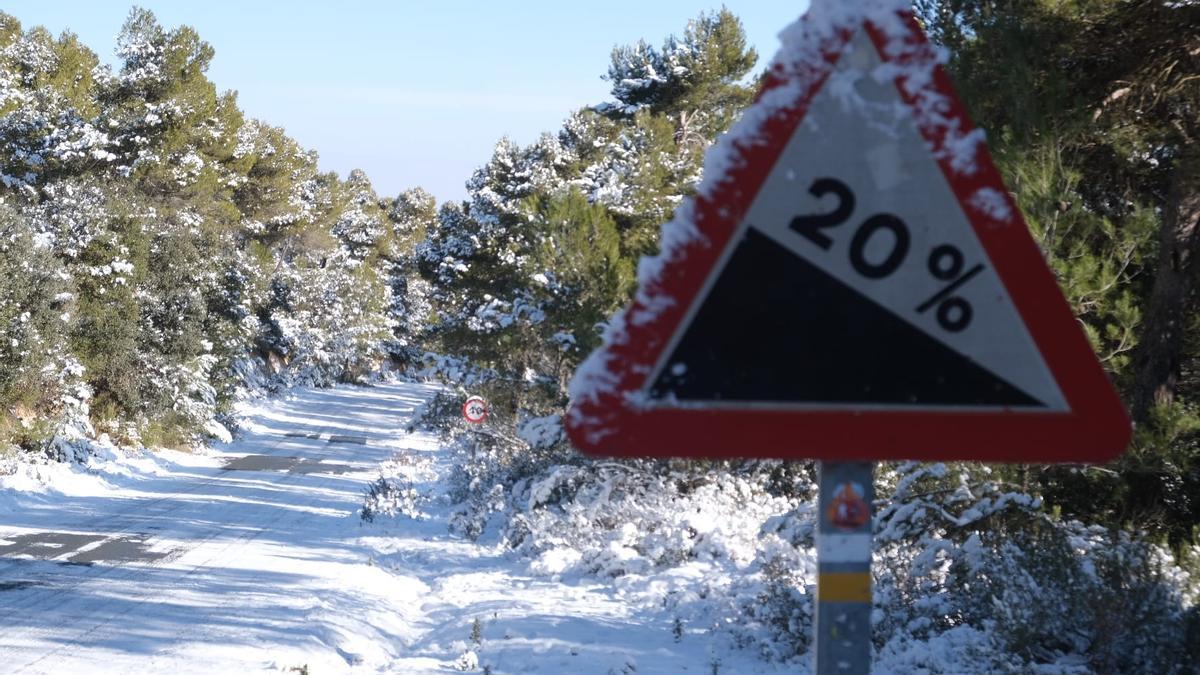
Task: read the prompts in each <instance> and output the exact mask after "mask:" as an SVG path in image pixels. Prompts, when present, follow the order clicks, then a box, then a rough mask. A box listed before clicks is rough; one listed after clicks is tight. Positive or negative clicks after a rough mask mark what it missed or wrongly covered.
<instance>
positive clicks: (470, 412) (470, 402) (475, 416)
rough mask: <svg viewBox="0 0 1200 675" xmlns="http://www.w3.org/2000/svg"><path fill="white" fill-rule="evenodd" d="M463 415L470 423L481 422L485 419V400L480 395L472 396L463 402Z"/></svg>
mask: <svg viewBox="0 0 1200 675" xmlns="http://www.w3.org/2000/svg"><path fill="white" fill-rule="evenodd" d="M462 410H463V417H464V418H466V420H467V421H468V422H470V423H471V424H483V421H484V420H486V419H487V416H488V407H487V401H485V400H483V397H482V396H472V397H471V398H468V399H467V402H466V403H463V408H462Z"/></svg>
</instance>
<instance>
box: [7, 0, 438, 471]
mask: <svg viewBox="0 0 1200 675" xmlns="http://www.w3.org/2000/svg"><path fill="white" fill-rule="evenodd" d="M0 44H2V45H3V46H4V49H3V51H2V52H0V113H2V116H0V174H2V176H3V182H2V184H0V201H3V202H4V203H5V204H7V205H10V206H12V208H13V213H12V214H9V212H8V211H5V213H4V215H3V222H2V224H0V225H2V227H3V233H2V234H3V242H0V245H2V246H3V256H0V266H3V271H5V272H7V273H8V276H9V278H10V279H12V283H11V284H10V285H8V286H7V287H6V289H5V291H4V293H3V294H0V321H3V322H5V323H4V325H5V326H6V330H7V331H8V333H9V334H11V335H8V334H6V336H5V337H6V338H7V339H6V340H5V344H4V345H3V346H0V349H3V350H6V352H5V354H4V356H5V361H4V363H3V365H0V430H3V431H2V432H0V433H2V434H3V436H4V437H5V438H0V442H2V441H4V440H6V439H7V440H11V439H14V438H17V437H18V436H20V437H21V439H22V440H20V442H21V443H22V444H25V445H31V446H32V445H36V443H35V442H34V441H33V440H30V435H31V434H34V430H40V431H37V435H40V436H44V438H43V440H47V439H50V438H51V437H55V436H56V434H59V433H60V431H62V430H63V429H66V427H70V433H69V434H68V435H69V436H71V437H72V438H80V437H83V436H86V435H88V434H92V433H95V432H107V433H109V434H110V435H111V436H112V437H113V438H114V439H116V440H117V441H119V442H127V443H149V444H151V445H167V446H172V447H185V446H188V445H191V444H194V443H196V442H198V441H199V440H200V439H201V436H202V435H203V434H204V433H207V432H208V431H209V430H210V429H211V428H213V422H214V415H217V414H218V413H220V412H221V411H227V410H228V409H229V406H230V404H231V402H232V400H233V397H234V395H235V393H236V391H237V389H238V387H239V386H244V385H250V386H256V387H257V386H263V380H264V378H265V379H266V380H267V382H268V383H267V384H266V385H265V386H272V387H273V386H286V385H288V384H293V383H299V382H304V383H313V384H322V383H328V382H331V381H333V380H336V379H339V378H345V379H356V378H358V377H361V376H362V375H364V374H365V373H367V372H369V371H370V370H372V369H374V368H375V367H376V366H377V365H378V364H379V359H380V358H381V357H382V356H383V354H384V353H385V349H387V348H388V345H389V344H390V343H392V342H394V341H396V340H397V333H396V330H395V329H396V328H397V327H398V326H400V325H401V324H402V323H404V321H405V320H406V319H407V312H408V310H409V305H410V304H412V302H416V301H419V300H420V298H419V297H416V298H406V299H407V300H409V301H411V302H409V303H408V304H406V303H404V302H397V301H396V299H395V298H396V295H397V293H399V292H403V293H405V294H408V295H411V293H409V289H408V288H407V286H406V285H405V283H404V280H405V278H406V276H405V275H409V276H411V274H412V267H413V265H412V263H411V259H412V248H413V245H414V238H415V237H418V236H421V235H423V233H424V231H425V227H424V225H423V224H422V225H421V226H414V225H413V224H412V223H411V222H407V221H411V220H412V219H413V218H414V217H417V216H414V215H412V214H409V215H399V214H400V212H401V211H403V209H399V210H397V211H396V213H397V214H398V215H397V216H396V220H395V222H394V220H393V219H391V212H390V209H392V207H393V201H392V200H384V199H380V198H379V197H378V196H377V195H376V194H375V192H374V190H373V189H372V187H371V185H370V182H369V180H367V178H366V176H365V175H363V174H362V173H361V172H353V173H352V174H351V175H350V176H349V177H348V179H347V180H345V181H343V180H341V179H339V178H338V177H337V176H336V175H334V174H323V173H320V172H319V171H318V170H317V163H316V155H315V154H314V153H312V152H309V151H306V150H304V149H303V148H301V147H299V145H298V144H297V143H296V142H295V141H294V140H292V139H291V138H289V137H288V136H287V135H286V133H284V131H283V130H282V129H279V128H276V127H272V126H270V125H268V124H265V123H262V122H258V121H247V120H245V119H244V116H243V114H242V112H241V111H240V110H239V109H238V106H237V98H236V95H235V94H234V93H232V92H225V93H218V91H217V88H216V86H215V85H214V84H213V83H212V82H211V81H209V80H208V78H207V76H206V71H207V69H208V67H209V64H210V63H211V61H212V59H213V57H214V51H213V49H212V47H211V46H210V45H208V44H207V43H206V42H204V41H203V40H201V39H200V37H199V35H198V34H197V33H196V31H194V30H193V29H191V28H189V27H186V26H183V27H179V28H174V29H166V28H164V27H162V26H161V25H159V23H158V22H157V20H156V18H155V17H154V15H153V13H151V12H150V11H148V10H145V9H141V8H135V9H133V11H131V12H130V14H129V17H128V19H127V20H126V22H125V25H124V26H123V27H122V29H121V33H120V35H119V36H118V49H117V55H118V58H119V64H118V66H117V68H116V69H115V70H114V69H111V68H109V67H107V66H100V65H99V62H98V59H97V58H96V56H95V55H94V54H93V53H92V52H91V51H89V50H88V49H87V48H86V47H83V46H82V45H81V44H80V43H79V41H78V39H77V38H76V37H75V36H74V35H72V34H70V33H66V34H64V35H62V36H61V37H59V38H57V39H55V38H53V37H52V36H51V35H50V34H49V33H48V32H47V31H45V30H44V29H41V28H33V29H30V30H27V31H23V30H22V29H21V26H20V24H19V23H18V22H17V21H16V20H15V19H14V18H13V17H11V16H8V15H0ZM426 197H427V196H426ZM430 201H431V200H429V199H428V198H426V199H422V198H421V197H420V195H418V194H415V193H414V194H413V195H410V196H409V202H406V203H408V204H409V205H410V206H411V208H412V209H418V210H419V209H424V212H426V216H427V212H428V211H429V210H431V209H432V208H433V205H432V204H431V203H429V202H430ZM5 208H7V206H6V207H5ZM410 210H411V209H410ZM10 215H11V217H10ZM403 219H407V221H406V222H405V224H404V225H403V226H400V225H399V220H403ZM418 304H419V303H418ZM422 309H423V311H427V308H422ZM405 336H406V338H408V339H412V335H411V333H406V334H405ZM8 351H11V352H12V353H11V354H10V353H8ZM264 361H270V362H271V364H273V365H272V367H271V368H270V369H267V368H266V366H265V365H256V364H262V363H263V362H264ZM263 370H267V371H268V372H265V373H264V372H262V371H263ZM214 433H218V435H219V433H220V432H214ZM56 447H57V446H56ZM64 453H65V454H64V455H63V456H77V453H75V452H74V451H64Z"/></svg>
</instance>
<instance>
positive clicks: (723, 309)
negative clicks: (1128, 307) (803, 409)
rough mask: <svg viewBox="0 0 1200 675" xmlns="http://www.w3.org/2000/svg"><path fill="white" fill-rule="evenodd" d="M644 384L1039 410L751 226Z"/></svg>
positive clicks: (657, 388) (683, 392) (703, 397)
mask: <svg viewBox="0 0 1200 675" xmlns="http://www.w3.org/2000/svg"><path fill="white" fill-rule="evenodd" d="M649 393H650V396H651V397H652V398H655V399H663V398H667V397H669V396H674V397H675V398H676V399H678V400H681V401H714V400H730V401H762V402H772V403H788V402H796V403H852V404H853V403H857V404H894V405H902V406H904V405H918V406H920V405H932V406H1021V407H1030V406H1033V407H1045V404H1044V403H1042V402H1041V401H1038V400H1037V399H1035V398H1033V397H1032V396H1030V395H1029V394H1027V393H1025V392H1024V391H1021V390H1020V389H1018V388H1016V387H1014V386H1013V385H1012V384H1010V383H1008V382H1006V381H1004V380H1003V379H1001V378H999V377H997V376H996V375H995V374H993V373H992V372H990V371H988V370H987V369H985V368H983V367H982V366H980V365H979V364H978V363H976V362H975V361H973V360H972V359H970V358H968V357H966V356H963V355H962V354H959V353H958V352H956V351H954V350H953V349H950V348H949V347H947V346H945V345H944V344H942V343H941V342H939V341H938V340H935V339H933V338H931V337H929V336H928V335H926V334H925V333H923V332H922V331H920V330H918V329H917V328H915V327H913V326H912V325H911V324H909V323H908V322H906V321H904V320H902V319H900V318H898V317H896V316H895V315H894V314H892V313H891V312H890V311H888V310H886V309H884V308H882V307H881V306H879V305H878V304H876V303H875V302H874V301H873V300H871V299H869V298H867V297H866V296H864V295H862V294H861V293H859V292H858V291H856V290H854V289H853V288H851V287H849V286H847V285H846V284H844V283H842V282H841V281H839V280H838V279H836V278H834V277H832V276H830V275H829V274H827V273H826V272H824V271H823V270H821V269H819V268H817V267H815V266H814V265H812V264H811V263H809V262H808V261H806V260H804V259H803V258H801V257H800V256H798V255H796V254H795V253H792V252H791V251H789V250H787V249H786V248H784V247H783V246H781V245H779V244H777V243H776V242H775V241H773V240H772V239H770V238H769V237H767V236H766V235H764V234H762V233H760V232H758V231H757V230H755V229H754V228H752V227H750V228H747V229H746V234H745V237H744V238H743V239H742V241H741V242H740V243H739V244H738V246H737V249H736V250H735V251H734V252H733V254H732V255H731V256H730V257H729V260H728V263H727V264H726V266H725V268H724V269H723V270H721V274H720V277H718V279H717V281H716V283H714V284H713V286H712V289H711V290H710V292H709V294H708V296H707V297H706V298H705V299H704V304H703V305H702V306H701V307H700V308H699V310H698V311H697V312H696V313H695V316H694V317H693V319H692V322H691V324H690V325H689V326H688V327H687V331H686V332H685V333H684V335H683V337H682V339H681V340H680V341H679V343H678V344H677V345H676V347H675V351H674V352H673V353H672V354H671V358H670V360H668V361H667V363H666V365H665V367H664V368H663V370H662V372H661V373H660V374H659V376H658V378H657V379H656V380H655V381H654V384H653V385H652V386H651V388H650V392H649Z"/></svg>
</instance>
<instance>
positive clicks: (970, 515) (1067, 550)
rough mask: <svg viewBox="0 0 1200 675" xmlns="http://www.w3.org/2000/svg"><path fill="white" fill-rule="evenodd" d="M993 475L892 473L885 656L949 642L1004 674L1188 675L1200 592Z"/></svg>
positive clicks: (1137, 546) (1160, 561) (1169, 569)
mask: <svg viewBox="0 0 1200 675" xmlns="http://www.w3.org/2000/svg"><path fill="white" fill-rule="evenodd" d="M989 473H990V472H988V470H987V469H986V468H981V467H978V466H975V467H969V466H966V465H962V466H957V467H953V468H951V467H947V466H946V465H942V464H933V465H924V464H916V463H910V464H903V465H900V466H899V467H896V469H895V470H891V471H884V472H881V476H880V483H881V486H880V487H881V488H882V489H881V491H880V493H881V494H888V493H889V492H890V493H891V497H890V498H888V499H886V500H885V501H884V503H883V505H882V508H880V510H879V513H878V515H877V518H876V534H875V546H876V549H875V565H874V575H875V583H876V590H875V604H876V609H877V612H876V622H875V641H876V645H877V647H879V648H880V650H881V653H885V654H891V655H895V656H896V657H897V658H900V656H901V655H906V656H904V658H905V659H908V658H909V657H913V655H914V654H916V652H914V651H913V650H912V649H911V645H912V644H913V643H915V642H920V643H929V644H934V643H936V644H943V643H949V644H954V645H957V646H956V647H954V648H953V649H960V648H961V650H962V651H961V653H962V654H963V655H964V656H965V655H968V654H973V655H974V657H977V658H985V657H986V659H991V661H986V660H985V661H980V663H984V662H986V663H988V664H989V665H988V669H993V670H1001V669H1007V668H1017V669H1028V668H1033V667H1039V666H1042V665H1052V664H1053V665H1055V666H1064V665H1071V664H1075V665H1078V666H1080V667H1081V668H1082V667H1084V666H1086V667H1087V668H1090V669H1094V670H1095V671H1097V672H1163V673H1169V672H1185V671H1184V670H1183V668H1185V666H1184V665H1183V664H1185V663H1187V659H1186V652H1187V649H1188V647H1187V636H1186V630H1187V625H1186V623H1187V620H1188V614H1189V612H1194V609H1189V608H1190V607H1194V604H1195V598H1194V597H1192V596H1190V595H1189V591H1188V590H1187V589H1189V588H1195V585H1194V584H1195V582H1194V580H1192V579H1190V578H1189V575H1188V574H1187V572H1185V571H1184V570H1182V569H1180V568H1179V567H1177V566H1176V565H1175V563H1174V562H1173V560H1172V559H1171V556H1170V554H1169V553H1168V552H1166V551H1165V550H1163V549H1162V548H1161V547H1159V546H1157V545H1154V544H1152V543H1148V542H1145V541H1140V540H1138V539H1136V538H1135V537H1133V536H1131V535H1130V534H1129V533H1126V532H1120V531H1114V530H1109V529H1106V528H1103V527H1098V526H1093V527H1087V526H1084V525H1083V524H1081V523H1078V522H1062V521H1059V520H1056V519H1054V518H1053V517H1051V516H1050V515H1049V514H1046V513H1044V512H1043V511H1042V510H1041V509H1040V506H1041V505H1040V500H1038V499H1036V498H1034V497H1031V496H1029V495H1026V494H1023V493H1021V492H1019V491H1015V490H1013V489H1012V488H1010V487H1006V486H1002V485H999V484H998V483H996V482H994V481H992V480H990V475H989ZM1192 593H1194V591H1192ZM968 647H969V648H968ZM974 657H973V658H974ZM904 663H906V664H907V666H909V667H918V666H919V667H930V666H929V665H927V664H920V663H917V662H915V661H910V660H905V661H904ZM935 672H940V671H935ZM945 672H954V670H953V669H949V670H946V671H945Z"/></svg>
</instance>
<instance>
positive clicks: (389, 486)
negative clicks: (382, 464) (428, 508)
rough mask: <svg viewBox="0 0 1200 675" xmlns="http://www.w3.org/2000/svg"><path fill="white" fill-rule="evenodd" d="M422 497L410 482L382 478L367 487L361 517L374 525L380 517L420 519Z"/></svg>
mask: <svg viewBox="0 0 1200 675" xmlns="http://www.w3.org/2000/svg"><path fill="white" fill-rule="evenodd" d="M420 498H421V495H420V493H418V492H417V490H416V488H414V487H413V485H412V483H411V482H410V481H407V480H404V479H396V478H388V477H387V476H380V477H379V478H377V479H375V482H373V483H371V484H370V485H368V486H367V490H366V497H365V498H364V500H363V506H362V511H361V512H360V513H359V517H360V518H362V520H364V521H365V522H368V523H373V522H375V518H376V517H378V516H383V517H390V516H395V515H397V514H400V515H405V516H408V517H409V518H420V517H421V511H420V508H419V506H418V505H419V503H420Z"/></svg>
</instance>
